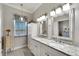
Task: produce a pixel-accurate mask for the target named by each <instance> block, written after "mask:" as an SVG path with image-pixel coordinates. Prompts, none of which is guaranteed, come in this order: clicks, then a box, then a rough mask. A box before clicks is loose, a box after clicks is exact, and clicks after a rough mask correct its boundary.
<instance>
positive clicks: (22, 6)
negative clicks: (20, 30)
mask: <svg viewBox="0 0 79 59" xmlns="http://www.w3.org/2000/svg"><path fill="white" fill-rule="evenodd" d="M20 6H21V8H22V12H21V13H22V15H23V4H20ZM20 19H21V21H23V20H24V19H23V17H22V16H20Z"/></svg>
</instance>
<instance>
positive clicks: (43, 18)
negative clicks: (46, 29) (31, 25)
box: [37, 15, 46, 22]
mask: <svg viewBox="0 0 79 59" xmlns="http://www.w3.org/2000/svg"><path fill="white" fill-rule="evenodd" d="M45 18H46V16H45V15H43V16H41V17H40V18H38V19H37V21H38V22H39V21H43V20H45Z"/></svg>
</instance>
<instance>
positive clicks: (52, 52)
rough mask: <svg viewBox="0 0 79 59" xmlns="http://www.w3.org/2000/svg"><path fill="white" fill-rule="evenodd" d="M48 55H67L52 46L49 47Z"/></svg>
mask: <svg viewBox="0 0 79 59" xmlns="http://www.w3.org/2000/svg"><path fill="white" fill-rule="evenodd" d="M46 54H47V55H49V56H66V54H64V53H62V52H60V51H58V50H55V49H53V48H50V47H47V53H46Z"/></svg>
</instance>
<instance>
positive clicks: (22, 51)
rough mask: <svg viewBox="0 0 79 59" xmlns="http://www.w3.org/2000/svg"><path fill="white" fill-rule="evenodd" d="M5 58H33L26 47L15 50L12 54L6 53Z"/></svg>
mask: <svg viewBox="0 0 79 59" xmlns="http://www.w3.org/2000/svg"><path fill="white" fill-rule="evenodd" d="M7 56H34V55H33V54H32V53H31V51H30V50H29V48H28V47H24V48H21V49H17V50H15V51H12V52H8V53H7Z"/></svg>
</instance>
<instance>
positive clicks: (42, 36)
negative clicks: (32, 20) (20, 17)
mask: <svg viewBox="0 0 79 59" xmlns="http://www.w3.org/2000/svg"><path fill="white" fill-rule="evenodd" d="M39 37H41V38H47V36H44V35H40V36H39Z"/></svg>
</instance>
